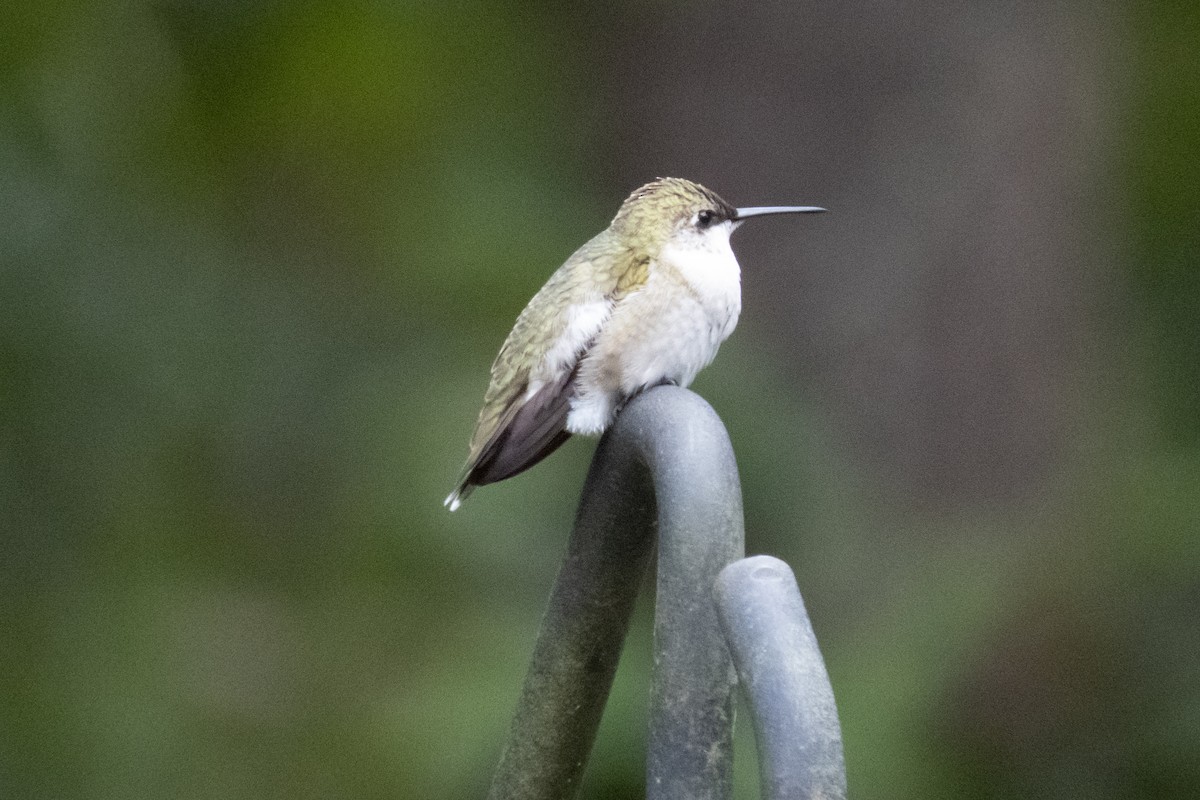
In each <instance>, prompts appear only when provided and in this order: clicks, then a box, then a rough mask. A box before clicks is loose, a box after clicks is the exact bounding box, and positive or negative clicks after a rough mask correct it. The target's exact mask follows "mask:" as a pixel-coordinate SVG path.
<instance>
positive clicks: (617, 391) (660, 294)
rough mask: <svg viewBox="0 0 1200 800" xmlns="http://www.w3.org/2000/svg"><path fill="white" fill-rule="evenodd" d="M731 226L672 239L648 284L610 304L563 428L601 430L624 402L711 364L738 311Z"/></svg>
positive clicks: (682, 380)
mask: <svg viewBox="0 0 1200 800" xmlns="http://www.w3.org/2000/svg"><path fill="white" fill-rule="evenodd" d="M732 227H733V226H732V224H730V223H726V224H725V225H718V226H715V227H713V228H712V229H709V230H706V231H703V232H701V231H693V232H690V235H687V233H685V234H684V235H680V236H678V237H677V238H675V239H674V240H672V241H671V242H670V243H669V244H668V245H667V246H666V247H664V248H663V250H662V252H661V253H660V255H659V264H658V265H657V266H656V267H655V268H652V269H651V274H650V279H649V281H648V282H647V284H646V285H645V286H644V287H642V288H641V289H640V290H639V291H637V292H635V293H634V294H633V295H631V296H630V297H628V298H626V299H625V300H623V301H621V302H620V303H618V304H617V305H616V307H615V308H614V309H613V310H612V313H611V316H610V317H609V318H608V319H606V320H605V322H604V325H603V329H602V331H601V333H600V334H599V336H598V337H597V340H596V343H595V345H594V346H593V348H592V349H591V351H590V352H589V353H588V354H587V356H586V357H585V358H584V360H583V363H582V364H581V368H580V373H579V379H578V382H577V384H576V395H575V397H574V398H573V400H572V402H571V412H570V414H569V416H568V417H567V430H569V431H571V432H573V433H584V434H594V433H599V432H601V431H603V430H604V429H605V428H606V427H607V426H608V424H609V423H610V422H611V421H612V416H613V414H614V412H615V411H616V409H617V408H618V407H619V406H620V404H621V403H622V402H623V400H624V399H625V398H627V397H629V396H630V395H632V394H633V393H635V392H637V391H639V390H641V389H643V388H645V387H647V386H653V385H655V384H657V383H661V382H662V381H664V380H668V381H672V382H674V383H676V384H678V385H680V386H687V385H688V384H690V383H691V382H692V379H693V378H695V377H696V373H697V372H699V371H700V370H701V369H703V368H704V367H705V366H707V365H708V363H709V362H711V361H712V360H713V357H714V356H716V354H717V348H718V347H719V346H720V344H721V342H723V341H725V339H726V338H728V336H729V334H730V333H732V332H733V329H734V327H735V326H736V325H737V320H738V314H739V313H740V312H741V308H742V291H741V270H740V269H739V268H738V263H737V259H735V258H734V256H733V250H732V249H731V248H730V246H729V234H730V233H731V232H732ZM680 278H682V279H683V280H682V282H681V281H680Z"/></svg>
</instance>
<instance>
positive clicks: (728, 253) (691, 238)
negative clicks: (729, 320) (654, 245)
mask: <svg viewBox="0 0 1200 800" xmlns="http://www.w3.org/2000/svg"><path fill="white" fill-rule="evenodd" d="M733 228H734V223H733V222H723V223H721V224H719V225H714V226H712V227H711V228H708V229H707V230H704V231H695V230H682V231H679V232H678V233H677V234H676V235H675V236H674V237H672V238H671V239H670V241H668V242H667V245H666V247H664V248H663V251H662V260H663V262H664V263H665V264H668V265H670V266H672V267H674V268H675V269H677V270H678V271H679V273H680V275H682V276H683V278H684V280H686V281H687V282H688V284H689V285H690V286H691V287H692V289H693V290H695V292H696V294H697V295H699V296H700V299H701V302H702V303H703V304H704V305H705V307H706V308H707V309H708V310H709V311H710V312H714V311H725V310H729V311H730V312H732V314H733V318H734V322H736V321H737V315H738V312H739V311H740V310H741V307H742V271H741V268H740V267H738V263H737V259H736V258H735V257H734V255H733V248H732V247H730V246H729V235H730V234H731V233H733Z"/></svg>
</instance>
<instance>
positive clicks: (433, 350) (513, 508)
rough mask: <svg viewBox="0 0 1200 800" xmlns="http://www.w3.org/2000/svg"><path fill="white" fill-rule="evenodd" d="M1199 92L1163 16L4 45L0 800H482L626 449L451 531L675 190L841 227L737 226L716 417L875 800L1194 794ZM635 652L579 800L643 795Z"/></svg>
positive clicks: (404, 21)
mask: <svg viewBox="0 0 1200 800" xmlns="http://www.w3.org/2000/svg"><path fill="white" fill-rule="evenodd" d="M1198 54H1200V14H1198V12H1197V6H1196V5H1195V4H1193V3H1180V2H1174V3H1171V2H1158V3H1152V2H1142V3H1134V4H1119V3H1107V2H1105V3H1101V4H1091V3H1073V2H1050V3H1001V4H991V3H988V4H985V3H973V4H967V5H964V6H962V7H957V8H952V9H951V8H947V7H945V6H944V5H942V4H937V3H931V2H921V1H919V0H913V1H912V2H904V3H898V4H860V5H857V6H855V5H851V6H845V5H838V4H820V3H813V2H800V3H792V2H782V0H778V1H776V2H764V3H757V4H753V6H751V7H746V6H743V5H739V4H728V3H716V2H708V3H699V4H685V3H672V2H657V3H650V4H642V3H635V2H630V0H618V2H616V3H614V4H602V5H599V6H598V5H595V4H584V3H566V4H557V3H526V4H521V3H516V2H510V3H482V2H451V3H420V2H414V3H405V2H399V3H385V2H371V1H370V0H358V1H353V2H332V1H326V2H321V1H318V0H312V1H311V2H287V1H285V0H278V1H271V0H257V1H256V0H249V2H228V1H227V0H209V1H208V2H204V1H203V0H161V1H160V2H142V1H141V0H129V1H128V2H122V3H114V2H94V3H88V2H71V1H70V0H56V1H55V2H41V3H34V2H31V1H30V0H13V1H12V2H9V3H7V4H6V5H5V8H4V11H3V22H2V23H0V548H2V550H0V797H5V798H27V799H28V800H40V799H41V798H45V799H47V800H49V798H55V799H65V798H122V799H123V800H125V799H128V798H161V797H178V798H274V797H278V798H329V797H362V798H368V797H369V798H374V797H378V798H385V797H387V798H395V797H401V798H425V797H430V798H434V797H473V796H474V797H478V796H481V795H482V793H483V791H484V789H485V787H486V785H487V781H488V777H489V773H490V770H491V768H492V765H493V764H494V762H495V759H496V757H497V755H498V748H499V745H500V742H501V741H502V738H503V734H504V731H505V729H506V727H507V725H508V721H509V716H510V714H511V711H512V709H513V706H514V703H515V699H516V694H517V691H518V688H519V685H520V681H521V678H522V675H523V671H524V668H525V665H526V659H527V657H528V655H529V652H530V648H531V646H532V641H533V636H534V633H535V630H536V626H537V623H538V618H539V615H540V613H541V609H542V604H543V602H544V599H545V596H546V594H547V592H548V590H549V586H550V583H551V581H552V579H553V575H554V572H555V569H556V563H557V560H558V559H559V558H560V557H561V554H562V551H563V546H564V544H565V541H566V534H567V531H568V529H569V526H570V521H571V517H572V513H573V506H574V503H575V501H576V499H577V496H578V491H579V487H580V485H581V483H582V480H583V475H584V472H585V470H586V466H587V461H588V458H589V456H590V452H591V449H592V447H593V445H592V443H591V442H588V441H584V440H580V441H573V442H570V443H568V445H567V446H565V447H564V448H563V449H562V450H561V451H560V452H559V453H557V454H556V455H555V456H554V457H553V458H552V459H551V460H549V461H547V462H545V463H544V464H543V465H541V466H539V467H538V468H537V469H535V470H533V471H531V472H529V473H527V474H525V475H523V476H521V477H519V478H516V479H514V480H512V481H510V482H507V483H504V484H501V485H498V486H495V487H487V488H485V489H483V490H481V491H479V492H478V493H477V494H476V495H475V496H473V497H472V498H471V500H470V502H468V503H467V504H466V505H465V506H464V508H463V509H462V510H461V511H460V512H458V513H456V514H454V515H450V514H448V513H446V512H445V510H444V509H443V508H442V507H441V499H442V497H444V496H445V494H446V492H447V491H448V490H449V489H450V487H451V484H452V482H453V480H454V478H455V475H456V472H457V470H458V468H459V466H460V465H461V460H462V458H463V457H464V456H465V453H466V440H467V437H468V435H469V433H470V428H471V425H472V423H473V421H474V416H475V413H476V411H477V404H478V403H479V401H480V399H481V396H482V392H483V389H484V385H485V383H486V374H487V368H488V366H489V364H490V361H491V358H492V356H493V355H494V352H495V350H496V348H497V347H498V346H499V344H500V342H501V340H502V339H503V337H504V335H505V334H506V333H507V331H508V328H509V326H510V324H511V322H512V320H513V319H514V318H515V316H516V314H517V313H518V312H519V311H520V309H521V307H522V306H523V304H524V303H525V301H526V300H527V299H528V298H529V297H530V296H531V295H532V293H533V292H534V291H535V290H536V289H537V287H538V286H540V284H541V282H542V281H543V280H544V279H545V278H546V277H547V276H548V275H549V273H550V272H551V271H552V270H553V269H554V268H555V267H556V266H557V265H558V264H559V263H561V262H562V260H563V259H565V258H566V257H567V255H569V254H570V252H571V251H572V250H573V249H574V248H575V247H576V246H578V245H579V244H581V243H582V242H583V241H585V240H586V239H587V238H588V237H590V236H591V235H592V234H594V233H595V232H596V231H598V230H599V229H601V228H602V227H603V226H604V225H606V224H607V222H608V220H609V219H610V218H611V216H612V214H613V213H614V212H615V211H616V208H617V206H618V204H619V203H620V201H621V200H622V199H623V198H624V196H625V195H626V194H627V193H628V192H629V191H630V190H632V189H633V188H635V187H636V186H638V185H640V184H641V183H643V182H645V181H647V180H650V179H652V178H654V177H656V176H658V175H679V176H682V177H688V178H692V179H695V180H699V181H701V182H703V183H705V184H707V185H709V186H711V187H712V188H714V189H716V190H717V191H718V192H720V193H722V194H723V195H724V196H725V197H726V198H727V199H728V200H730V201H731V202H733V203H735V204H742V205H754V204H772V203H816V204H820V205H824V206H827V207H829V208H830V209H832V213H830V214H826V215H823V216H821V217H818V218H805V219H797V220H777V221H775V222H773V223H770V224H765V223H764V224H761V225H760V226H758V227H754V228H747V229H745V230H743V231H742V232H740V233H739V234H738V236H737V237H736V238H735V242H734V244H735V247H736V248H737V250H738V252H739V256H740V259H741V263H742V267H743V273H744V274H743V282H744V286H745V291H744V294H745V298H744V311H743V317H742V323H741V326H740V328H739V330H738V332H737V333H736V334H735V336H734V337H733V339H731V340H730V341H729V342H728V343H727V344H726V346H725V348H724V349H723V350H722V353H721V355H720V356H719V357H718V359H717V361H716V362H715V363H714V365H713V366H712V367H710V368H709V369H708V370H707V371H706V372H705V373H703V374H702V375H701V377H700V379H699V380H698V381H697V383H696V385H695V388H696V389H697V391H699V392H700V393H701V394H703V395H704V396H705V397H706V398H707V399H708V400H709V401H710V402H711V403H712V404H713V406H714V407H715V408H716V409H717V411H718V413H720V414H721V415H722V417H723V418H724V419H725V421H726V423H727V425H728V427H729V430H730V434H731V437H732V440H733V443H734V447H735V449H736V451H737V453H738V458H739V463H740V466H741V469H742V474H743V480H744V493H745V502H746V515H747V524H748V537H749V548H750V550H751V551H752V552H769V553H772V554H774V555H778V556H780V557H782V558H784V559H786V560H788V561H789V562H790V563H791V564H792V565H793V567H794V568H795V570H796V572H797V576H798V578H799V580H800V584H801V588H802V590H803V591H804V593H805V597H806V600H807V602H808V605H809V609H810V611H811V613H812V615H813V619H814V623H815V626H816V629H817V633H818V636H819V637H820V639H821V642H822V646H823V649H824V652H825V654H826V657H827V659H828V662H829V669H830V673H831V676H832V679H833V684H834V688H835V692H836V694H837V697H838V701H839V705H840V709H841V713H842V721H843V724H844V727H845V746H846V756H847V765H848V772H849V780H850V788H851V794H852V796H854V797H856V798H859V799H860V800H871V799H872V798H892V799H893V800H895V799H897V798H929V797H948V796H956V797H997V798H999V797H1014V798H1016V797H1020V798H1025V797H1058V798H1074V797H1079V798H1083V797H1087V798H1151V797H1196V796H1200V757H1198V755H1197V754H1198V753H1200V680H1198V679H1197V676H1198V675H1200V657H1198V656H1197V654H1198V653H1200V632H1198V630H1200V626H1198V625H1197V621H1196V620H1197V616H1198V614H1200V536H1198V533H1200V277H1198V276H1200V271H1198V268H1200V256H1198V253H1200V166H1198V165H1200V159H1198V158H1197V157H1196V154H1197V153H1198V152H1200V55H1198ZM649 622H650V619H649V604H648V603H643V607H642V608H640V610H639V614H638V617H637V621H636V623H635V627H634V630H633V632H632V634H631V639H630V642H629V645H628V647H627V649H626V654H625V659H624V661H623V663H622V669H621V673H620V675H619V676H618V683H617V686H616V688H615V690H614V696H613V700H612V703H611V705H610V707H609V710H608V713H607V715H606V718H605V722H604V725H603V728H602V731H601V734H600V740H599V742H598V744H597V748H596V751H595V753H594V756H593V759H592V762H591V765H590V767H589V771H588V774H587V778H586V781H585V785H584V790H583V793H582V796H584V797H590V798H610V797H636V796H639V795H640V794H641V792H642V789H641V782H642V774H641V773H642V764H643V754H642V751H643V747H644V734H643V730H644V724H645V699H646V695H647V681H648V674H649V661H650V658H649V646H650V645H649ZM743 719H744V717H743ZM741 727H742V730H741V731H740V732H739V756H738V759H739V767H738V773H737V781H738V790H739V796H740V797H747V798H748V797H752V796H754V794H755V789H756V783H755V781H756V778H755V774H754V771H755V767H754V763H755V762H754V755H753V741H752V738H751V737H749V736H748V734H747V731H748V725H745V724H743V725H742V726H741Z"/></svg>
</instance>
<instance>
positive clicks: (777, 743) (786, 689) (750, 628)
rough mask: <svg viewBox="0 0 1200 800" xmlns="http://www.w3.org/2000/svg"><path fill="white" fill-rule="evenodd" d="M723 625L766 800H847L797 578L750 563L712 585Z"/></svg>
mask: <svg viewBox="0 0 1200 800" xmlns="http://www.w3.org/2000/svg"><path fill="white" fill-rule="evenodd" d="M716 590H717V603H718V607H719V608H720V612H721V622H722V624H723V626H724V628H725V634H726V636H727V637H728V640H729V647H730V649H731V650H732V651H733V660H734V663H736V664H737V670H738V676H739V677H740V678H741V680H742V688H743V691H744V692H745V695H746V699H747V701H748V703H749V705H750V713H751V716H752V717H753V718H754V736H755V739H756V740H757V742H758V761H759V772H760V774H761V784H762V793H763V797H764V798H767V800H785V798H786V800H808V799H809V798H811V799H812V800H816V799H817V798H820V799H821V800H844V798H845V797H846V767H845V763H844V762H843V756H842V730H841V726H840V725H839V724H838V716H837V708H836V706H835V705H834V701H833V688H832V687H831V686H830V684H829V675H828V674H827V673H826V671H825V662H824V660H823V659H822V658H821V651H820V650H819V649H818V648H817V638H816V635H815V634H814V633H813V629H812V623H811V622H809V619H808V612H806V611H805V609H804V600H803V599H801V597H800V589H799V588H798V587H797V586H796V578H795V576H794V575H793V574H792V570H791V569H790V568H789V567H788V565H787V564H785V563H784V562H782V561H780V560H779V559H777V558H772V557H771V556H754V557H752V558H745V559H742V560H741V561H738V562H736V563H734V564H730V565H729V566H728V567H726V568H725V569H724V570H722V571H721V575H720V577H718V578H717V585H716Z"/></svg>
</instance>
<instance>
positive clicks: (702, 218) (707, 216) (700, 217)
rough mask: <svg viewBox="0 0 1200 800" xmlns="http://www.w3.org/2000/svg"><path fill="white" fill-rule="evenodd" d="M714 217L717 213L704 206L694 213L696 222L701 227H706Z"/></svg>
mask: <svg viewBox="0 0 1200 800" xmlns="http://www.w3.org/2000/svg"><path fill="white" fill-rule="evenodd" d="M716 218H717V215H716V214H715V213H713V212H712V211H710V210H709V209H707V208H706V209H704V210H703V211H701V212H700V213H699V214H697V215H696V224H697V225H698V226H699V227H701V228H707V227H708V226H709V225H712V223H713V220H714V219H716Z"/></svg>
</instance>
